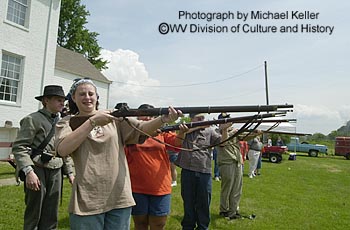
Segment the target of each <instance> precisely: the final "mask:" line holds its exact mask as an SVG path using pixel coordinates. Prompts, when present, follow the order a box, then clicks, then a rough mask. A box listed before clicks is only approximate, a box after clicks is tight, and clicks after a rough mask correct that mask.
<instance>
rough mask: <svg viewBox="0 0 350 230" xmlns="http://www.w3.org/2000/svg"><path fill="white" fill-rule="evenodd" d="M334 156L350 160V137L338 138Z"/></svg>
mask: <svg viewBox="0 0 350 230" xmlns="http://www.w3.org/2000/svg"><path fill="white" fill-rule="evenodd" d="M334 154H335V155H336V156H344V157H345V158H346V159H348V160H350V137H336V138H335V146H334Z"/></svg>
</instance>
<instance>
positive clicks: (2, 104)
mask: <svg viewBox="0 0 350 230" xmlns="http://www.w3.org/2000/svg"><path fill="white" fill-rule="evenodd" d="M60 3H61V0H1V1H0V68H1V73H0V159H2V158H3V156H4V154H7V153H8V151H10V149H9V148H6V149H4V148H1V147H5V146H7V145H8V142H11V141H13V140H14V138H15V137H16V131H17V128H18V127H19V121H20V120H21V119H22V118H23V117H24V116H25V115H27V114H29V113H32V112H34V111H36V110H38V109H39V108H41V103H39V102H38V101H37V100H35V99H34V97H35V96H38V95H42V92H43V89H44V86H45V85H49V84H58V85H62V86H63V88H64V90H65V92H66V93H68V90H69V87H70V85H71V84H72V82H73V79H76V78H81V77H89V78H91V79H93V80H94V82H95V83H96V85H97V87H98V92H99V94H100V98H101V100H100V104H101V106H100V108H106V107H107V105H108V96H109V85H110V83H111V81H109V80H108V79H107V78H106V77H104V76H103V75H102V74H101V73H100V72H99V71H98V70H97V69H96V68H94V66H92V65H91V64H90V63H89V62H88V61H87V60H86V59H85V58H83V56H82V55H80V54H77V53H74V52H72V51H69V50H67V49H64V48H60V47H57V43H56V41H57V31H58V21H59V13H60ZM56 47H57V53H56Z"/></svg>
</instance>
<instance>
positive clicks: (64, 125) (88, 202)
mask: <svg viewBox="0 0 350 230" xmlns="http://www.w3.org/2000/svg"><path fill="white" fill-rule="evenodd" d="M69 119H70V116H67V117H64V118H63V119H61V120H60V121H59V122H58V123H57V125H56V143H55V146H56V147H57V145H58V144H59V143H60V142H61V141H62V140H63V139H64V138H65V137H66V136H67V135H68V134H70V133H71V132H72V129H71V128H70V126H69ZM129 121H130V122H131V123H132V124H134V125H135V126H136V127H139V126H140V122H139V121H137V120H136V119H133V118H129ZM144 140H145V137H144V136H142V135H141V134H140V133H139V132H138V131H136V130H134V129H133V128H131V127H130V126H129V124H127V122H125V121H122V122H118V121H117V122H113V123H109V124H108V125H105V126H103V127H100V126H97V127H95V128H94V129H93V130H92V131H91V132H90V134H89V135H88V137H87V138H86V140H85V141H84V142H83V143H82V144H81V145H80V146H79V148H78V149H77V150H76V151H74V152H72V153H71V157H72V158H73V161H74V166H75V172H76V177H75V181H74V184H73V188H72V194H71V200H70V204H69V212H70V213H74V214H77V215H94V214H100V213H104V212H107V211H110V210H112V209H118V208H126V207H130V206H133V205H135V202H134V199H133V197H132V192H131V183H130V175H129V169H128V164H127V161H126V157H125V152H124V145H125V144H137V143H142V142H143V141H144ZM72 141H74V140H72Z"/></svg>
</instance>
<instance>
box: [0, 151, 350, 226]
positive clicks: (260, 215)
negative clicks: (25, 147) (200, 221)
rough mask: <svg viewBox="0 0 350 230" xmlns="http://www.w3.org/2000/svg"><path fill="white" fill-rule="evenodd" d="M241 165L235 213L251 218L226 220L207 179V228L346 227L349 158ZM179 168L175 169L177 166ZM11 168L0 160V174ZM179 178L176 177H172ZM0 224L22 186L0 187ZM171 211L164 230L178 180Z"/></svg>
mask: <svg viewBox="0 0 350 230" xmlns="http://www.w3.org/2000/svg"><path fill="white" fill-rule="evenodd" d="M4 168H5V169H4ZM247 169H248V162H246V164H245V175H244V184H243V196H242V200H241V204H240V210H241V214H243V215H250V214H255V215H256V218H255V219H254V220H249V219H247V218H246V219H241V220H232V221H228V220H226V219H224V218H222V217H220V216H219V215H218V213H219V199H220V182H216V181H213V196H212V203H211V223H210V229H214V230H216V229H249V230H250V229H259V230H261V229H348V228H349V226H350V201H349V190H350V161H348V160H345V158H343V157H334V156H320V157H318V158H310V157H306V156H297V159H296V160H295V161H289V160H288V156H287V155H285V156H283V161H282V162H281V163H280V164H272V163H269V162H267V161H264V162H263V168H262V175H261V176H257V177H255V178H254V179H249V178H248V177H247V176H246V172H247ZM178 171H179V172H180V170H178ZM11 173H13V169H12V168H11V166H9V167H7V165H6V166H5V165H4V164H0V178H1V177H2V175H3V174H6V175H8V174H11ZM178 178H180V177H178ZM0 194H1V197H0V202H1V206H0V213H1V218H0V229H21V228H22V225H23V210H24V203H23V197H24V194H23V187H22V185H20V186H2V187H0ZM69 194H70V185H69V184H68V181H67V180H65V184H64V196H63V203H62V206H61V207H60V215H59V229H69V221H68V213H67V205H68V201H69ZM171 208H172V213H171V215H170V217H169V218H168V222H167V226H166V229H169V230H176V229H181V224H180V222H181V219H182V216H183V207H182V199H181V195H180V180H179V179H178V186H177V187H175V188H174V189H173V197H172V207H171Z"/></svg>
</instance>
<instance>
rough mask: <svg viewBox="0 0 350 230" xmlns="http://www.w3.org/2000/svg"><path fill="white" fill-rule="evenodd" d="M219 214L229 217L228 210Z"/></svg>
mask: <svg viewBox="0 0 350 230" xmlns="http://www.w3.org/2000/svg"><path fill="white" fill-rule="evenodd" d="M219 215H220V216H223V217H228V212H220V213H219Z"/></svg>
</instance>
